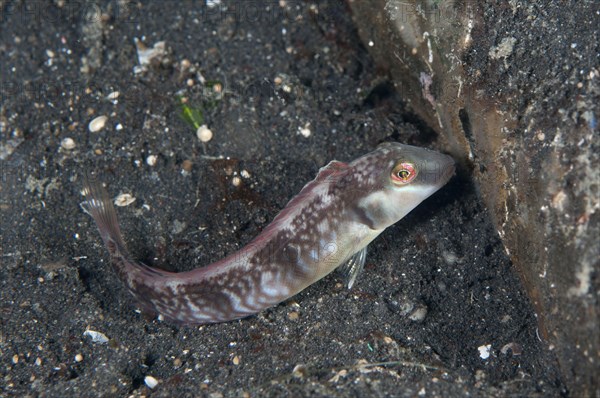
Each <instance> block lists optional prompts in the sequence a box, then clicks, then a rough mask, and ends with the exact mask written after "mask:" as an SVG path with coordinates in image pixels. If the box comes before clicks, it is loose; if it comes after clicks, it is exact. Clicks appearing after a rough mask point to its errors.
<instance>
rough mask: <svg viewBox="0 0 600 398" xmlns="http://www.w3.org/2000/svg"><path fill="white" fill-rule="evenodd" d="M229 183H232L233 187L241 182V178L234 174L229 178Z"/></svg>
mask: <svg viewBox="0 0 600 398" xmlns="http://www.w3.org/2000/svg"><path fill="white" fill-rule="evenodd" d="M231 183H232V184H233V186H234V187H239V186H240V184H241V183H242V179H241V178H240V177H238V176H235V177H233V178H232V179H231Z"/></svg>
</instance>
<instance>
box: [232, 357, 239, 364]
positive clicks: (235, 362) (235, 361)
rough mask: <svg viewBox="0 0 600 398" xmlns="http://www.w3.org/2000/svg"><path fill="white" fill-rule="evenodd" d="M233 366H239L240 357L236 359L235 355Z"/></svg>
mask: <svg viewBox="0 0 600 398" xmlns="http://www.w3.org/2000/svg"><path fill="white" fill-rule="evenodd" d="M233 364H234V365H239V364H240V357H238V356H237V355H236V356H234V357H233Z"/></svg>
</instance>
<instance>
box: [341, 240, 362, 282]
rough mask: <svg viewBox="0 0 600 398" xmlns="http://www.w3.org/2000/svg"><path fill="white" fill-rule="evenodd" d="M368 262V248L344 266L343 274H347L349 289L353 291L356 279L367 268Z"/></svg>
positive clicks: (357, 253) (351, 258) (355, 255)
mask: <svg viewBox="0 0 600 398" xmlns="http://www.w3.org/2000/svg"><path fill="white" fill-rule="evenodd" d="M366 261H367V247H366V246H365V248H364V249H362V250H360V251H358V252H356V254H354V255H353V256H352V257H350V259H349V260H348V261H347V262H346V264H344V265H342V272H344V273H345V274H346V278H347V284H348V289H352V286H353V285H354V281H356V277H357V276H358V274H359V273H360V271H361V270H362V269H363V267H364V266H365V262H366Z"/></svg>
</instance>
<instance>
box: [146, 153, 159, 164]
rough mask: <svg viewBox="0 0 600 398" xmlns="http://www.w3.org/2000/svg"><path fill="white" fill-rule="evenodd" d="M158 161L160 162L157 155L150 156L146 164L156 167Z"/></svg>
mask: <svg viewBox="0 0 600 398" xmlns="http://www.w3.org/2000/svg"><path fill="white" fill-rule="evenodd" d="M157 160H158V156H156V155H149V156H148V157H147V158H146V164H147V165H148V166H156V161H157Z"/></svg>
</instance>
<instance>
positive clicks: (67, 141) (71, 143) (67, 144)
mask: <svg viewBox="0 0 600 398" xmlns="http://www.w3.org/2000/svg"><path fill="white" fill-rule="evenodd" d="M60 146H61V147H62V148H63V149H66V150H68V151H70V150H71V149H73V148H75V140H73V138H70V137H67V138H64V139H63V140H62V141H61V142H60Z"/></svg>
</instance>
